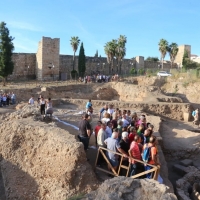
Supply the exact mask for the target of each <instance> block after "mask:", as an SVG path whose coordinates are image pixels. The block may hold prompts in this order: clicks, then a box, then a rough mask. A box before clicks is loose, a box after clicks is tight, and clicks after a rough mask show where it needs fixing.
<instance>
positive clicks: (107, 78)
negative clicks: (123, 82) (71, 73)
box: [79, 74, 119, 83]
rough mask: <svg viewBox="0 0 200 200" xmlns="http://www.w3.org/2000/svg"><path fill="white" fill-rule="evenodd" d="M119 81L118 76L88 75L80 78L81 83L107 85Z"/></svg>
mask: <svg viewBox="0 0 200 200" xmlns="http://www.w3.org/2000/svg"><path fill="white" fill-rule="evenodd" d="M118 79H119V75H118V74H114V75H113V76H111V75H108V76H107V75H104V74H96V75H91V76H89V75H86V76H85V77H83V78H81V77H79V81H80V82H84V83H91V82H92V83H106V82H110V81H117V80H118Z"/></svg>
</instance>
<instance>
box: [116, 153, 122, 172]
mask: <svg viewBox="0 0 200 200" xmlns="http://www.w3.org/2000/svg"><path fill="white" fill-rule="evenodd" d="M122 160H123V155H122V156H121V160H120V163H119V168H118V173H117V174H118V175H119V173H120V169H121V164H122Z"/></svg>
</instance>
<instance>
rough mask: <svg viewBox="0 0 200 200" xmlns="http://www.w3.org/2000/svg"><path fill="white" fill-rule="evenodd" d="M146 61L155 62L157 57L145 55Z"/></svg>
mask: <svg viewBox="0 0 200 200" xmlns="http://www.w3.org/2000/svg"><path fill="white" fill-rule="evenodd" d="M146 61H153V62H157V61H159V59H158V57H147V58H146Z"/></svg>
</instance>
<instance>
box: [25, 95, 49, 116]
mask: <svg viewBox="0 0 200 200" xmlns="http://www.w3.org/2000/svg"><path fill="white" fill-rule="evenodd" d="M28 104H29V105H34V104H35V101H34V98H33V96H31V98H30V99H29V101H28ZM37 104H38V106H40V113H41V116H42V119H44V118H45V117H46V116H47V115H48V114H49V115H50V116H51V117H52V114H53V104H52V101H51V98H48V99H47V100H45V99H44V97H43V96H42V95H40V96H39V97H38V99H37Z"/></svg>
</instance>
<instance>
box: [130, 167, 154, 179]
mask: <svg viewBox="0 0 200 200" xmlns="http://www.w3.org/2000/svg"><path fill="white" fill-rule="evenodd" d="M156 170H157V168H153V169H150V170H148V171H145V172H142V173H139V174H136V175H134V176H131V178H138V177H140V176H143V175H145V174H148V173H150V172H154V171H156Z"/></svg>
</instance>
